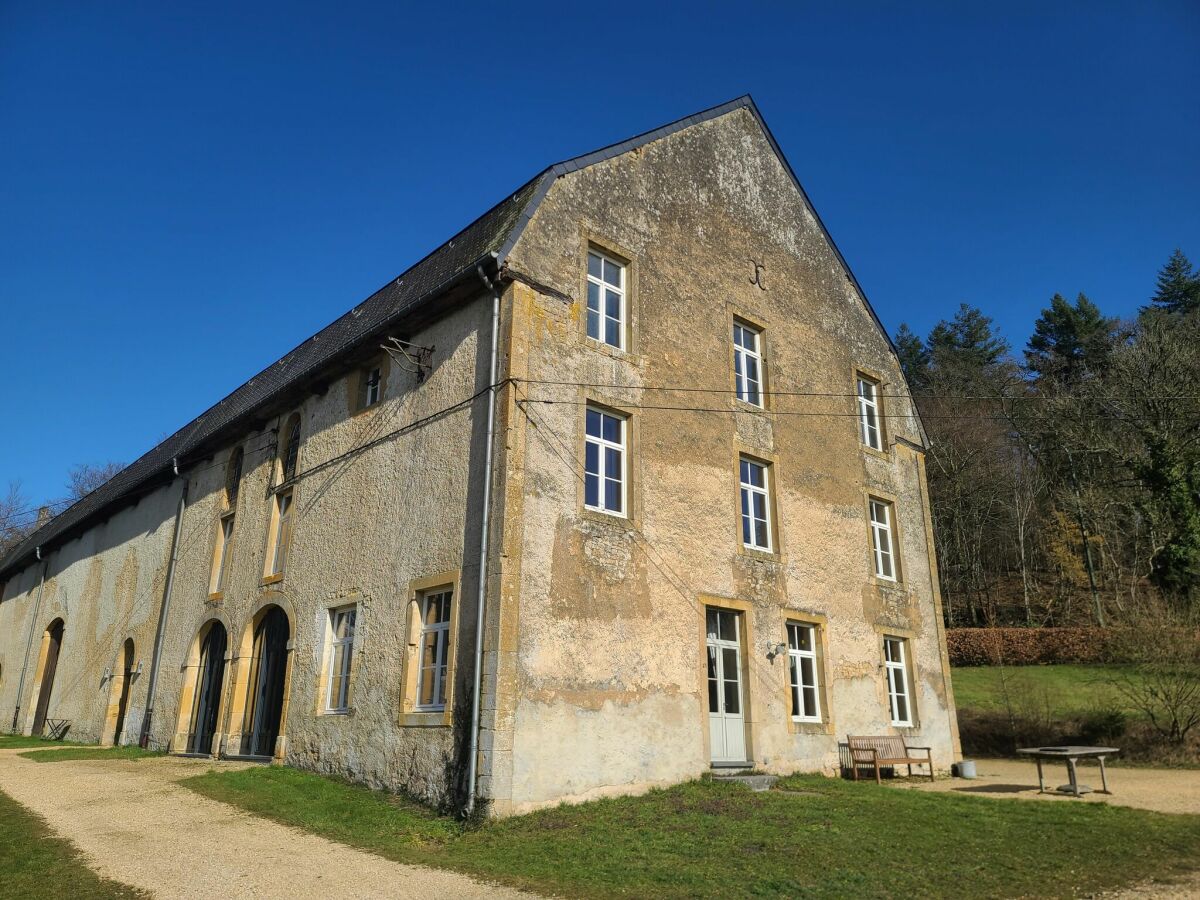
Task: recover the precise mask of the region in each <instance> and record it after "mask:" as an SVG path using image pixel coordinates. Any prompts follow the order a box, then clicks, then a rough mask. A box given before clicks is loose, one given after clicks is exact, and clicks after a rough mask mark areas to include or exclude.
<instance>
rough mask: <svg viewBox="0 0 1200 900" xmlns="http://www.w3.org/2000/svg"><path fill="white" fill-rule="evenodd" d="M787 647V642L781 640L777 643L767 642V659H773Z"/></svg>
mask: <svg viewBox="0 0 1200 900" xmlns="http://www.w3.org/2000/svg"><path fill="white" fill-rule="evenodd" d="M786 649H787V644H785V643H784V642H783V641H779V642H778V643H775V644H767V659H772V660H773V659H774V658H775V657H777V656H778V655H779V654H780V653H782V652H783V651H784V650H786Z"/></svg>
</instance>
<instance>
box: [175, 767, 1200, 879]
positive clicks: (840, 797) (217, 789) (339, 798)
mask: <svg viewBox="0 0 1200 900" xmlns="http://www.w3.org/2000/svg"><path fill="white" fill-rule="evenodd" d="M183 784H184V785H185V786H187V787H190V788H192V789H193V790H196V791H198V792H200V793H202V794H204V795H205V796H208V797H212V798H214V799H217V800H224V801H226V802H229V803H233V804H234V805H237V806H240V807H242V808H244V809H247V810H250V811H251V812H255V813H258V814H260V815H263V816H266V817H269V818H272V819H275V820H276V821H280V822H284V823H286V824H289V825H294V826H297V827H300V828H304V829H306V830H309V831H314V832H316V833H318V834H322V835H324V836H325V837H329V838H332V839H334V840H338V841H341V842H343V843H347V844H351V845H353V846H356V847H360V848H362V849H366V850H370V851H372V852H375V853H378V854H380V855H382V856H386V857H388V858H391V859H395V860H398V861H401V862H419V863H422V864H425V865H436V866H445V867H447V868H452V869H456V870H459V871H463V872H468V873H471V874H474V875H479V876H483V877H485V878H490V879H496V880H500V881H503V882H506V883H509V884H514V885H517V886H521V887H526V888H529V889H532V890H537V891H543V892H547V893H555V894H568V895H571V896H596V897H600V896H649V895H653V896H670V897H683V896H688V897H717V896H722V897H725V896H746V895H770V896H799V895H803V896H809V897H844V896H857V897H893V896H905V895H907V896H955V897H963V898H971V897H996V896H1028V897H1067V896H1075V895H1077V894H1079V893H1087V892H1095V891H1099V890H1104V889H1110V888H1115V887H1120V886H1123V885H1126V884H1129V883H1131V882H1135V881H1138V880H1141V879H1145V878H1148V877H1151V876H1157V877H1166V876H1169V875H1171V874H1172V873H1176V872H1179V871H1184V870H1187V869H1188V867H1189V866H1191V865H1194V861H1195V860H1196V859H1197V857H1198V855H1200V817H1194V816H1168V815H1161V814H1156V813H1150V812H1144V811H1141V810H1133V809H1121V808H1115V807H1109V806H1104V805H1100V804H1080V805H1068V804H1053V803H1018V802H1011V803H999V802H996V801H994V800H985V799H980V798H973V797H956V796H946V795H933V794H923V793H917V792H914V791H900V790H890V789H880V788H879V787H877V786H876V785H874V784H870V785H865V784H864V785H855V784H849V783H844V782H839V781H835V780H831V779H823V778H820V777H792V778H787V779H784V780H783V781H781V782H780V786H781V787H782V788H783V790H776V791H769V792H765V793H753V792H751V791H749V790H747V789H746V788H744V787H742V786H741V785H730V784H720V783H714V782H711V781H696V782H690V783H688V784H683V785H679V786H677V787H673V788H670V789H668V790H661V791H654V792H651V793H649V794H646V795H644V796H641V797H621V798H612V799H605V800H598V801H595V802H591V803H584V804H579V805H573V806H561V807H558V808H555V809H548V810H544V811H541V812H535V813H531V814H529V815H525V816H516V817H513V818H509V819H503V820H499V821H492V822H485V823H483V824H482V825H480V826H478V827H474V828H464V827H463V826H462V825H461V824H459V823H458V822H456V821H454V820H452V819H448V818H445V817H440V816H436V815H433V814H432V813H430V812H429V811H428V810H426V809H424V808H423V807H421V806H419V805H418V804H416V803H411V802H408V801H402V802H397V800H396V799H395V798H394V797H390V796H388V795H383V794H379V793H377V792H373V791H370V790H367V789H365V788H361V787H356V786H352V785H347V784H343V783H340V782H337V781H334V780H331V779H327V778H322V777H320V776H317V775H311V774H308V773H302V772H296V771H293V770H289V769H282V768H270V769H267V768H262V769H246V770H243V771H239V772H229V773H210V774H207V775H201V776H198V777H196V778H192V779H188V780H187V781H185V782H183ZM797 792H803V793H802V794H801V795H800V796H797ZM1063 834H1070V835H1071V840H1070V841H1065V840H1051V839H1048V838H1050V837H1053V836H1056V835H1059V836H1061V835H1063ZM901 841H902V846H903V852H897V851H898V847H900V844H899V843H898V842H901ZM431 849H432V850H434V851H435V852H430V851H431Z"/></svg>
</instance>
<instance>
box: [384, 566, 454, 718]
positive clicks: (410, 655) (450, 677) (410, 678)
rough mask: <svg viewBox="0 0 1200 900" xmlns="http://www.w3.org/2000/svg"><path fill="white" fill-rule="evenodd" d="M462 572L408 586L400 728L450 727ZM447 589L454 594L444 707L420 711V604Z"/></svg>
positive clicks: (427, 579)
mask: <svg viewBox="0 0 1200 900" xmlns="http://www.w3.org/2000/svg"><path fill="white" fill-rule="evenodd" d="M461 583H462V570H461V569H453V570H450V571H447V572H441V573H439V574H437V575H431V576H428V577H426V578H416V579H413V580H412V581H410V582H409V583H408V600H407V602H406V603H405V621H404V623H403V625H404V634H405V642H404V661H403V670H402V674H401V694H400V717H399V724H400V725H401V727H418V728H431V727H446V728H448V727H450V725H451V723H452V722H453V717H454V700H455V695H456V694H457V690H456V688H457V682H456V681H455V678H456V671H457V665H456V662H457V659H456V658H457V655H458V623H459V611H460V610H461V608H462V592H461V590H460V586H461ZM445 589H449V590H450V591H452V592H453V597H452V599H451V601H450V629H449V637H448V644H447V646H446V656H447V659H448V662H447V664H446V705H445V707H444V708H443V709H439V710H422V709H419V708H418V706H417V689H418V684H419V680H420V662H421V660H420V651H421V647H420V640H421V613H420V609H421V604H420V599H421V597H422V596H424V595H425V594H427V593H436V592H438V591H439V590H445Z"/></svg>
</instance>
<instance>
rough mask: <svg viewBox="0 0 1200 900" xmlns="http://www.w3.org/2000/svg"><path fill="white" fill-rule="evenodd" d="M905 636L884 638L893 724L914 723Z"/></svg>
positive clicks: (884, 655) (884, 662) (884, 653)
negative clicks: (909, 695) (909, 694)
mask: <svg viewBox="0 0 1200 900" xmlns="http://www.w3.org/2000/svg"><path fill="white" fill-rule="evenodd" d="M907 643H908V641H906V640H904V639H903V638H892V637H888V638H884V639H883V665H884V668H885V669H886V670H887V683H888V707H889V709H890V710H891V713H892V724H893V725H911V724H912V704H911V703H910V702H909V699H908V665H907V663H906V661H905V658H904V657H905V646H904V645H905V644H907Z"/></svg>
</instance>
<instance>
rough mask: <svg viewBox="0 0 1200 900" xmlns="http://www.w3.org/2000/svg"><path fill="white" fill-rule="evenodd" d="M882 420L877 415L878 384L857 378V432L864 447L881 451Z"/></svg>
mask: <svg viewBox="0 0 1200 900" xmlns="http://www.w3.org/2000/svg"><path fill="white" fill-rule="evenodd" d="M881 422H882V418H881V417H880V415H879V382H878V381H875V380H874V379H872V378H868V377H866V376H865V375H859V376H858V426H859V428H858V430H859V437H860V438H861V439H862V442H863V444H864V445H865V446H867V447H870V448H871V449H872V450H879V451H881V452H882V450H883V428H882V425H881Z"/></svg>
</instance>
